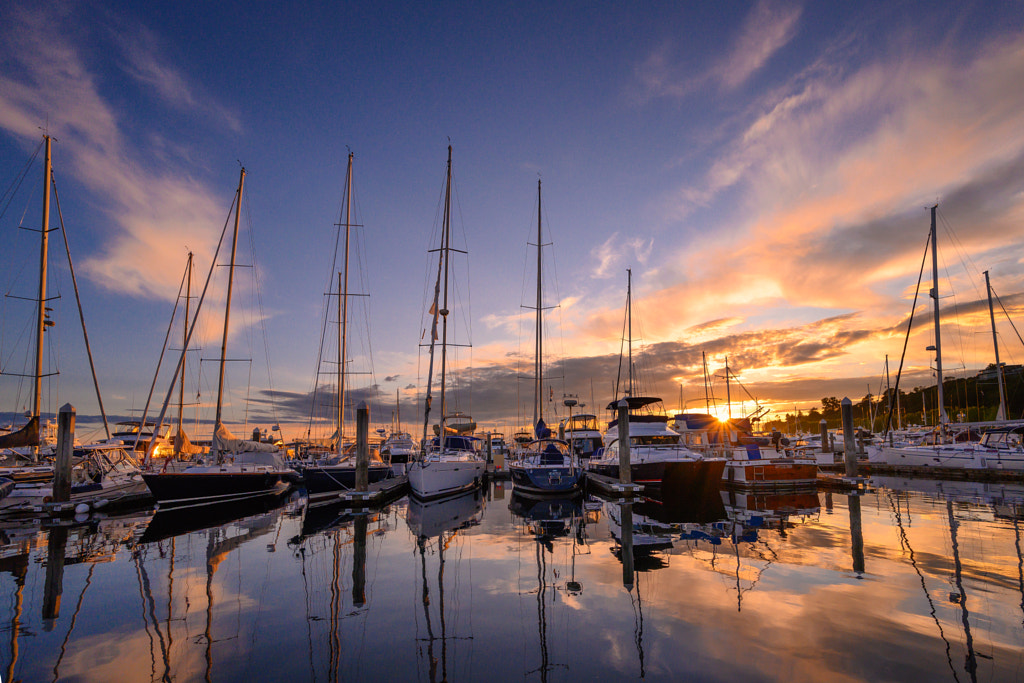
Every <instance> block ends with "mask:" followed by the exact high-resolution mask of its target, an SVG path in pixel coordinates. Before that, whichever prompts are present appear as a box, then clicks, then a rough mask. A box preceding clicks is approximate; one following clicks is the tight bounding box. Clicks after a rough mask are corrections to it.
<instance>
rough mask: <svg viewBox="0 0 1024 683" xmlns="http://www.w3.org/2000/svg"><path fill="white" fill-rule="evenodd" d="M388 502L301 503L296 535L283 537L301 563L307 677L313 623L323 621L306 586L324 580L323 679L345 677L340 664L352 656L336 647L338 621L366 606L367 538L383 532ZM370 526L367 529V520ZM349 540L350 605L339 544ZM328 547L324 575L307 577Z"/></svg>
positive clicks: (313, 670)
mask: <svg viewBox="0 0 1024 683" xmlns="http://www.w3.org/2000/svg"><path fill="white" fill-rule="evenodd" d="M392 516H393V507H392V506H390V505H389V506H386V507H384V508H383V509H382V510H380V511H377V512H364V511H356V510H353V509H351V508H347V507H345V506H343V505H307V506H306V507H305V509H304V512H303V517H302V527H301V531H300V533H299V534H298V535H296V536H294V537H293V538H291V539H290V540H289V541H288V546H289V548H290V549H291V551H292V554H293V556H294V557H296V558H297V559H298V560H299V561H300V563H301V574H302V583H303V592H304V595H305V609H306V614H305V621H306V640H307V644H308V659H309V671H310V677H311V678H313V679H315V678H316V677H317V665H316V654H317V652H318V651H319V650H318V648H317V646H316V645H315V644H314V640H315V637H314V632H313V625H314V623H315V622H319V621H323V618H322V617H320V616H318V615H317V614H315V611H316V610H315V607H314V604H313V596H312V595H311V592H312V591H311V587H313V590H315V587H316V586H326V587H327V590H328V592H329V596H330V597H329V602H328V606H327V613H328V616H327V620H326V621H327V634H326V638H327V662H326V665H327V680H329V681H338V680H343V679H347V678H349V676H348V675H342V673H341V669H342V666H343V665H344V664H346V663H349V662H353V663H354V662H355V660H349V659H347V658H346V657H345V655H344V652H343V647H342V628H341V627H342V621H343V620H344V619H347V618H350V617H355V616H361V615H365V614H366V613H367V611H368V607H367V597H366V555H367V542H368V539H369V538H370V537H371V536H376V535H378V534H379V535H383V534H385V533H386V532H387V531H388V530H389V529H391V528H393V527H392V524H391V517H392ZM371 523H373V524H374V527H373V530H372V531H371V529H370V524H371ZM347 545H351V546H352V573H351V576H352V589H351V592H350V595H351V601H352V609H351V610H346V609H345V607H344V602H345V600H344V597H343V596H344V591H343V585H342V584H343V581H342V567H343V565H344V557H343V552H342V551H343V549H344V547H345V546H347ZM328 550H329V551H330V577H329V578H327V579H325V580H321V579H320V578H319V577H317V576H316V575H313V576H312V577H311V576H310V574H311V573H312V567H313V566H315V565H316V561H317V559H318V557H319V556H320V555H321V553H326V552H327V551H328Z"/></svg>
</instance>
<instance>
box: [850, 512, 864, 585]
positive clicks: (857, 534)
mask: <svg viewBox="0 0 1024 683" xmlns="http://www.w3.org/2000/svg"><path fill="white" fill-rule="evenodd" d="M847 501H848V502H849V506H850V539H851V545H852V548H851V550H852V552H853V571H854V572H856V573H857V578H860V577H861V575H862V574H864V531H863V529H862V528H861V519H860V496H856V495H851V496H849V497H848V498H847Z"/></svg>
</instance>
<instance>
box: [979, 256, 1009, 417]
mask: <svg viewBox="0 0 1024 683" xmlns="http://www.w3.org/2000/svg"><path fill="white" fill-rule="evenodd" d="M985 289H986V291H988V317H989V319H991V321H992V346H993V347H994V348H995V352H996V381H997V383H998V384H999V411H998V412H996V419H997V420H1005V419H1006V388H1005V387H1004V386H1003V366H1002V365H1001V364H1000V362H999V340H998V339H997V337H996V314H995V312H994V311H993V309H992V285H991V284H990V283H989V281H988V271H987V270H986V271H985ZM979 419H980V416H979Z"/></svg>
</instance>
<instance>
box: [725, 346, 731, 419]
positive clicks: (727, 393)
mask: <svg viewBox="0 0 1024 683" xmlns="http://www.w3.org/2000/svg"><path fill="white" fill-rule="evenodd" d="M725 405H726V408H727V410H728V415H729V419H730V420H731V419H732V393H731V392H730V390H729V356H726V357H725Z"/></svg>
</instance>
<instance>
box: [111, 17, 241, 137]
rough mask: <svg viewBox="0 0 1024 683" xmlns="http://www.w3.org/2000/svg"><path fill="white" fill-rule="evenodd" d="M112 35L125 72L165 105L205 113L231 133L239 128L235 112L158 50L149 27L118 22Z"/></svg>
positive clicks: (158, 38)
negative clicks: (198, 85) (202, 90)
mask: <svg viewBox="0 0 1024 683" xmlns="http://www.w3.org/2000/svg"><path fill="white" fill-rule="evenodd" d="M113 35H114V40H115V42H117V44H118V45H119V47H120V48H121V51H122V54H123V55H124V59H125V62H124V71H125V73H126V74H128V75H129V76H131V77H132V78H134V79H135V80H136V81H138V82H139V83H140V84H142V85H143V86H145V87H147V88H148V89H149V91H150V92H152V93H153V94H154V95H156V96H157V97H158V98H160V100H162V101H163V103H164V104H165V105H167V106H170V107H172V108H174V109H178V110H181V111H196V112H200V113H203V114H206V115H207V116H208V117H209V118H211V119H214V120H219V121H220V122H221V123H222V124H223V125H225V126H227V127H228V128H229V129H230V130H231V131H233V132H235V133H240V132H241V131H242V123H241V121H240V119H239V118H238V116H237V115H236V114H234V113H232V112H231V111H229V110H228V109H227V108H226V107H224V106H223V105H221V104H220V103H219V102H217V100H216V99H215V98H213V97H211V96H210V95H209V94H208V93H205V92H201V91H200V89H199V88H197V86H196V84H194V83H192V82H190V81H189V79H188V78H187V77H186V76H185V75H184V74H183V73H182V72H181V70H180V69H178V68H177V67H176V66H174V65H173V64H172V63H171V62H170V61H169V60H168V59H167V58H166V56H165V55H163V54H162V51H161V49H160V45H161V42H162V41H161V39H160V37H159V36H158V35H157V34H155V33H154V32H153V31H151V30H149V29H148V28H146V27H145V26H140V25H135V24H132V25H122V26H121V28H120V29H119V30H118V31H116V32H115V33H114V34H113Z"/></svg>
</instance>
